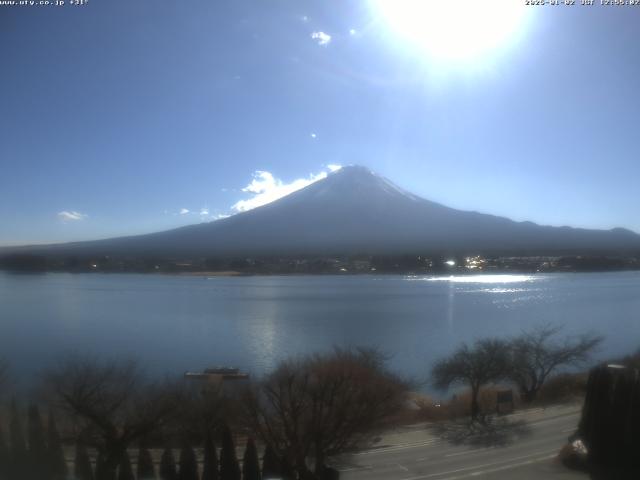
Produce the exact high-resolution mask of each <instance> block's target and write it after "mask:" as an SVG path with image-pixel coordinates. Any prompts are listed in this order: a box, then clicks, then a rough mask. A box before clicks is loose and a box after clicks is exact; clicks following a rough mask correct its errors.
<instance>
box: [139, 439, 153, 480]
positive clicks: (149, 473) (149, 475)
mask: <svg viewBox="0 0 640 480" xmlns="http://www.w3.org/2000/svg"><path fill="white" fill-rule="evenodd" d="M155 478H156V471H155V468H153V459H152V458H151V452H150V451H149V450H148V449H146V448H143V447H142V446H141V447H140V449H139V451H138V480H155Z"/></svg>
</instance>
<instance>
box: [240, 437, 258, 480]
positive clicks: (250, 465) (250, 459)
mask: <svg viewBox="0 0 640 480" xmlns="http://www.w3.org/2000/svg"><path fill="white" fill-rule="evenodd" d="M242 480H260V462H259V460H258V450H257V449H256V444H255V443H254V442H253V439H252V438H249V440H247V446H246V448H245V450H244V458H243V460H242Z"/></svg>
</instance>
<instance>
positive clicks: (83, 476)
mask: <svg viewBox="0 0 640 480" xmlns="http://www.w3.org/2000/svg"><path fill="white" fill-rule="evenodd" d="M73 473H74V476H75V478H76V480H94V477H93V470H92V469H91V460H89V454H88V453H87V449H86V448H85V447H84V445H82V444H81V443H78V444H76V459H75V462H74V471H73Z"/></svg>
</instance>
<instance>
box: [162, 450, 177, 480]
mask: <svg viewBox="0 0 640 480" xmlns="http://www.w3.org/2000/svg"><path fill="white" fill-rule="evenodd" d="M160 480H178V473H177V471H176V460H175V458H174V457H173V451H172V450H171V449H170V448H166V449H165V450H164V452H162V457H161V458H160Z"/></svg>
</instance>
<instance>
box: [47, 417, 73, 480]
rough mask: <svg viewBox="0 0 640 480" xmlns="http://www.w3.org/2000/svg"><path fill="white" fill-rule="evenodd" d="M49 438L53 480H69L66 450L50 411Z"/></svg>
mask: <svg viewBox="0 0 640 480" xmlns="http://www.w3.org/2000/svg"><path fill="white" fill-rule="evenodd" d="M47 437H48V442H47V444H48V445H47V446H48V453H47V456H48V460H49V461H48V463H49V471H50V472H51V478H52V480H64V479H66V478H67V472H68V469H67V462H66V460H65V458H64V449H63V448H62V441H61V440H60V433H59V432H58V427H57V425H56V419H55V416H54V415H53V411H51V410H49V420H48V422H47Z"/></svg>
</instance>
